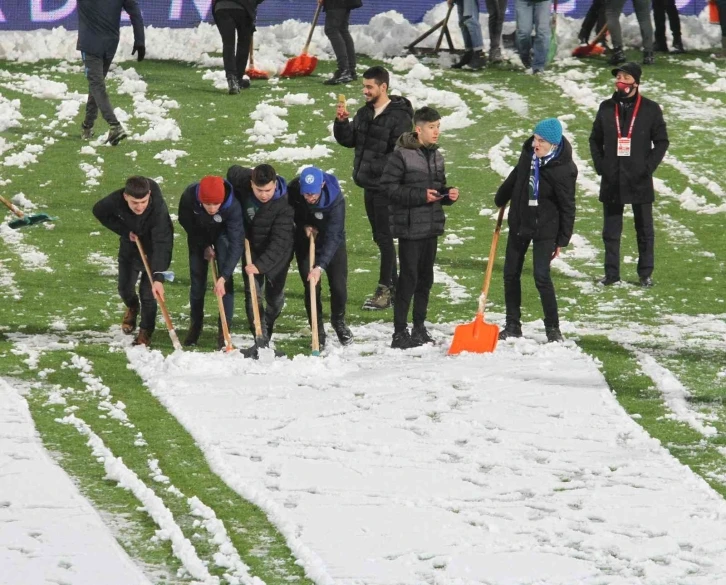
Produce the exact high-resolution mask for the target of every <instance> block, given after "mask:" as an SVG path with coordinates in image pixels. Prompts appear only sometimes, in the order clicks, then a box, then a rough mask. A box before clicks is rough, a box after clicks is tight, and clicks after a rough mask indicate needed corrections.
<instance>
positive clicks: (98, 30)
mask: <svg viewBox="0 0 726 585" xmlns="http://www.w3.org/2000/svg"><path fill="white" fill-rule="evenodd" d="M77 9H78V43H77V45H76V48H77V49H78V50H79V51H82V52H84V53H87V54H89V55H95V56H96V57H106V58H112V57H113V56H114V55H115V54H116V48H117V47H118V41H119V28H120V27H121V10H125V11H126V12H127V13H128V15H129V18H130V19H131V25H132V26H133V27H134V44H135V45H144V44H145V40H144V18H143V16H142V15H141V9H140V8H139V4H138V2H137V1H136V0H78V7H77Z"/></svg>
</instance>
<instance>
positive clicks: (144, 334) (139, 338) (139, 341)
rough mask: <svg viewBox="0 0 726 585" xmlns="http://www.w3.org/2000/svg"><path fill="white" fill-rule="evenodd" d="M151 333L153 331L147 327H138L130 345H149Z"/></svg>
mask: <svg viewBox="0 0 726 585" xmlns="http://www.w3.org/2000/svg"><path fill="white" fill-rule="evenodd" d="M152 334H153V331H149V330H148V329H139V332H138V334H137V335H136V339H134V341H133V343H132V344H131V345H145V346H146V347H149V346H150V345H151V335H152Z"/></svg>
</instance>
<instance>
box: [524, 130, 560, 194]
mask: <svg viewBox="0 0 726 585" xmlns="http://www.w3.org/2000/svg"><path fill="white" fill-rule="evenodd" d="M560 152H562V143H561V142H560V144H559V145H558V146H557V148H555V149H554V150H552V152H550V153H549V154H548V155H545V156H543V157H542V158H537V154H536V153H535V152H534V151H532V165H531V166H530V174H529V205H530V207H536V206H537V205H539V171H540V168H541V167H543V166H545V165H546V164H547V163H548V162H550V161H551V160H552V159H553V158H556V157H557V156H558V155H559V154H560Z"/></svg>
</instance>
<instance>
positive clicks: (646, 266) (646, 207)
mask: <svg viewBox="0 0 726 585" xmlns="http://www.w3.org/2000/svg"><path fill="white" fill-rule="evenodd" d="M602 207H603V216H604V221H603V227H602V241H603V243H604V244H605V276H607V277H610V278H620V236H621V235H622V233H623V209H624V208H625V206H624V205H622V204H620V203H603V206H602ZM633 215H634V216H635V237H636V239H637V242H638V276H639V277H640V278H646V277H648V276H651V275H652V274H653V267H654V265H655V253H654V249H655V230H654V229H653V204H652V203H633Z"/></svg>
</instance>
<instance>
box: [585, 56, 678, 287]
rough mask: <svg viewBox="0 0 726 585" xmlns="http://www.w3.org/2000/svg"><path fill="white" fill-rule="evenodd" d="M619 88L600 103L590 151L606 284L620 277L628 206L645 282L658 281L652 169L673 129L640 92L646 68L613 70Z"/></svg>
mask: <svg viewBox="0 0 726 585" xmlns="http://www.w3.org/2000/svg"><path fill="white" fill-rule="evenodd" d="M612 74H613V75H614V76H615V88H616V91H615V93H614V94H613V96H612V97H611V98H610V99H608V100H605V101H604V102H602V103H601V104H600V109H599V110H598V112H597V116H596V117H595V121H594V123H593V125H592V132H591V133H590V153H591V154H592V161H593V164H594V165H595V171H596V172H597V174H598V175H600V176H601V177H602V179H601V181H600V201H601V202H602V204H603V213H604V222H603V230H602V239H603V243H604V244H605V277H604V278H603V279H602V280H601V281H600V283H601V284H603V285H605V286H609V285H611V284H615V283H616V282H619V281H620V237H621V235H622V232H623V208H624V206H625V205H626V204H630V205H632V206H633V215H634V216H635V233H636V239H637V241H638V277H639V280H640V284H641V286H644V287H650V286H652V285H653V280H652V276H651V275H652V274H653V268H654V265H655V257H654V256H655V254H654V248H655V233H654V229H653V201H655V190H654V188H653V173H654V172H655V170H656V169H657V168H658V165H659V164H660V162H661V161H662V160H663V157H664V156H665V153H666V150H668V144H669V142H668V132H667V130H666V124H665V121H664V120H663V112H662V111H661V108H660V106H659V105H658V104H657V103H656V102H654V101H652V100H649V99H647V98H645V97H643V96H642V95H641V94H640V92H639V86H640V77H641V68H640V65H638V64H637V63H625V64H624V65H621V66H620V67H618V68H616V69H613V70H612Z"/></svg>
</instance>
